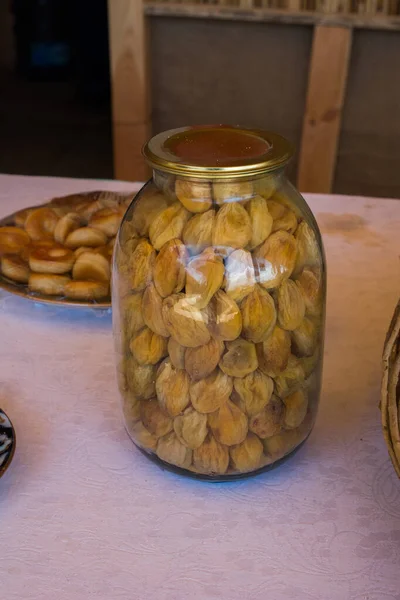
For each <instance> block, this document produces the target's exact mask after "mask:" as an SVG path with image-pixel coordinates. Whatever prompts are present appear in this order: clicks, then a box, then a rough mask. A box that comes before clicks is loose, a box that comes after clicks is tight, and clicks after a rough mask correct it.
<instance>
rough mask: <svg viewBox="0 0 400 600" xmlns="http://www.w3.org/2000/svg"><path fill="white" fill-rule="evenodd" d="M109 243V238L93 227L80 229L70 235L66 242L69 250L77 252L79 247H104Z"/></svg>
mask: <svg viewBox="0 0 400 600" xmlns="http://www.w3.org/2000/svg"><path fill="white" fill-rule="evenodd" d="M106 243H107V236H106V234H105V233H103V232H102V231H99V230H98V229H93V227H80V228H79V229H75V231H73V232H72V233H70V234H69V236H68V237H67V239H66V240H65V245H66V246H67V248H71V249H72V250H75V249H76V248H79V246H91V247H93V246H104V245H105V244H106Z"/></svg>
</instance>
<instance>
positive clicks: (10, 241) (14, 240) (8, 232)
mask: <svg viewBox="0 0 400 600" xmlns="http://www.w3.org/2000/svg"><path fill="white" fill-rule="evenodd" d="M30 241H31V240H30V237H29V235H28V234H27V233H26V231H24V230H23V229H20V228H19V227H12V226H11V227H0V256H1V255H2V254H19V252H21V250H22V249H23V248H24V247H25V246H28V244H29V243H30Z"/></svg>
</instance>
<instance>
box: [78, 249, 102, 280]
mask: <svg viewBox="0 0 400 600" xmlns="http://www.w3.org/2000/svg"><path fill="white" fill-rule="evenodd" d="M72 277H73V278H74V279H77V280H81V281H82V280H85V281H86V280H87V281H103V282H105V283H108V282H109V281H110V263H109V262H108V260H107V258H106V257H105V256H104V255H103V254H101V253H100V252H96V251H90V252H83V253H82V254H80V256H78V258H77V259H76V262H75V264H74V268H73V271H72Z"/></svg>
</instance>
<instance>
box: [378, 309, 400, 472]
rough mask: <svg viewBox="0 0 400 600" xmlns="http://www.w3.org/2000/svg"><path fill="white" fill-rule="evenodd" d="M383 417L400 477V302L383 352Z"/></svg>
mask: <svg viewBox="0 0 400 600" xmlns="http://www.w3.org/2000/svg"><path fill="white" fill-rule="evenodd" d="M381 415H382V427H383V434H384V436H385V440H386V444H387V446H388V449H389V454H390V458H391V459H392V463H393V466H394V468H395V470H396V473H397V475H398V476H399V477H400V301H399V303H398V305H397V307H396V310H395V311H394V315H393V319H392V322H391V324H390V327H389V331H388V333H387V337H386V341H385V347H384V350H383V379H382V394H381Z"/></svg>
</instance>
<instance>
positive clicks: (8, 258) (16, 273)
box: [0, 254, 30, 283]
mask: <svg viewBox="0 0 400 600" xmlns="http://www.w3.org/2000/svg"><path fill="white" fill-rule="evenodd" d="M0 264H1V272H2V273H3V275H4V276H5V277H8V279H12V280H13V281H17V282H18V283H28V279H29V275H30V269H29V265H28V262H27V261H26V260H24V259H23V258H22V256H18V254H6V255H5V256H2V257H1V263H0Z"/></svg>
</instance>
